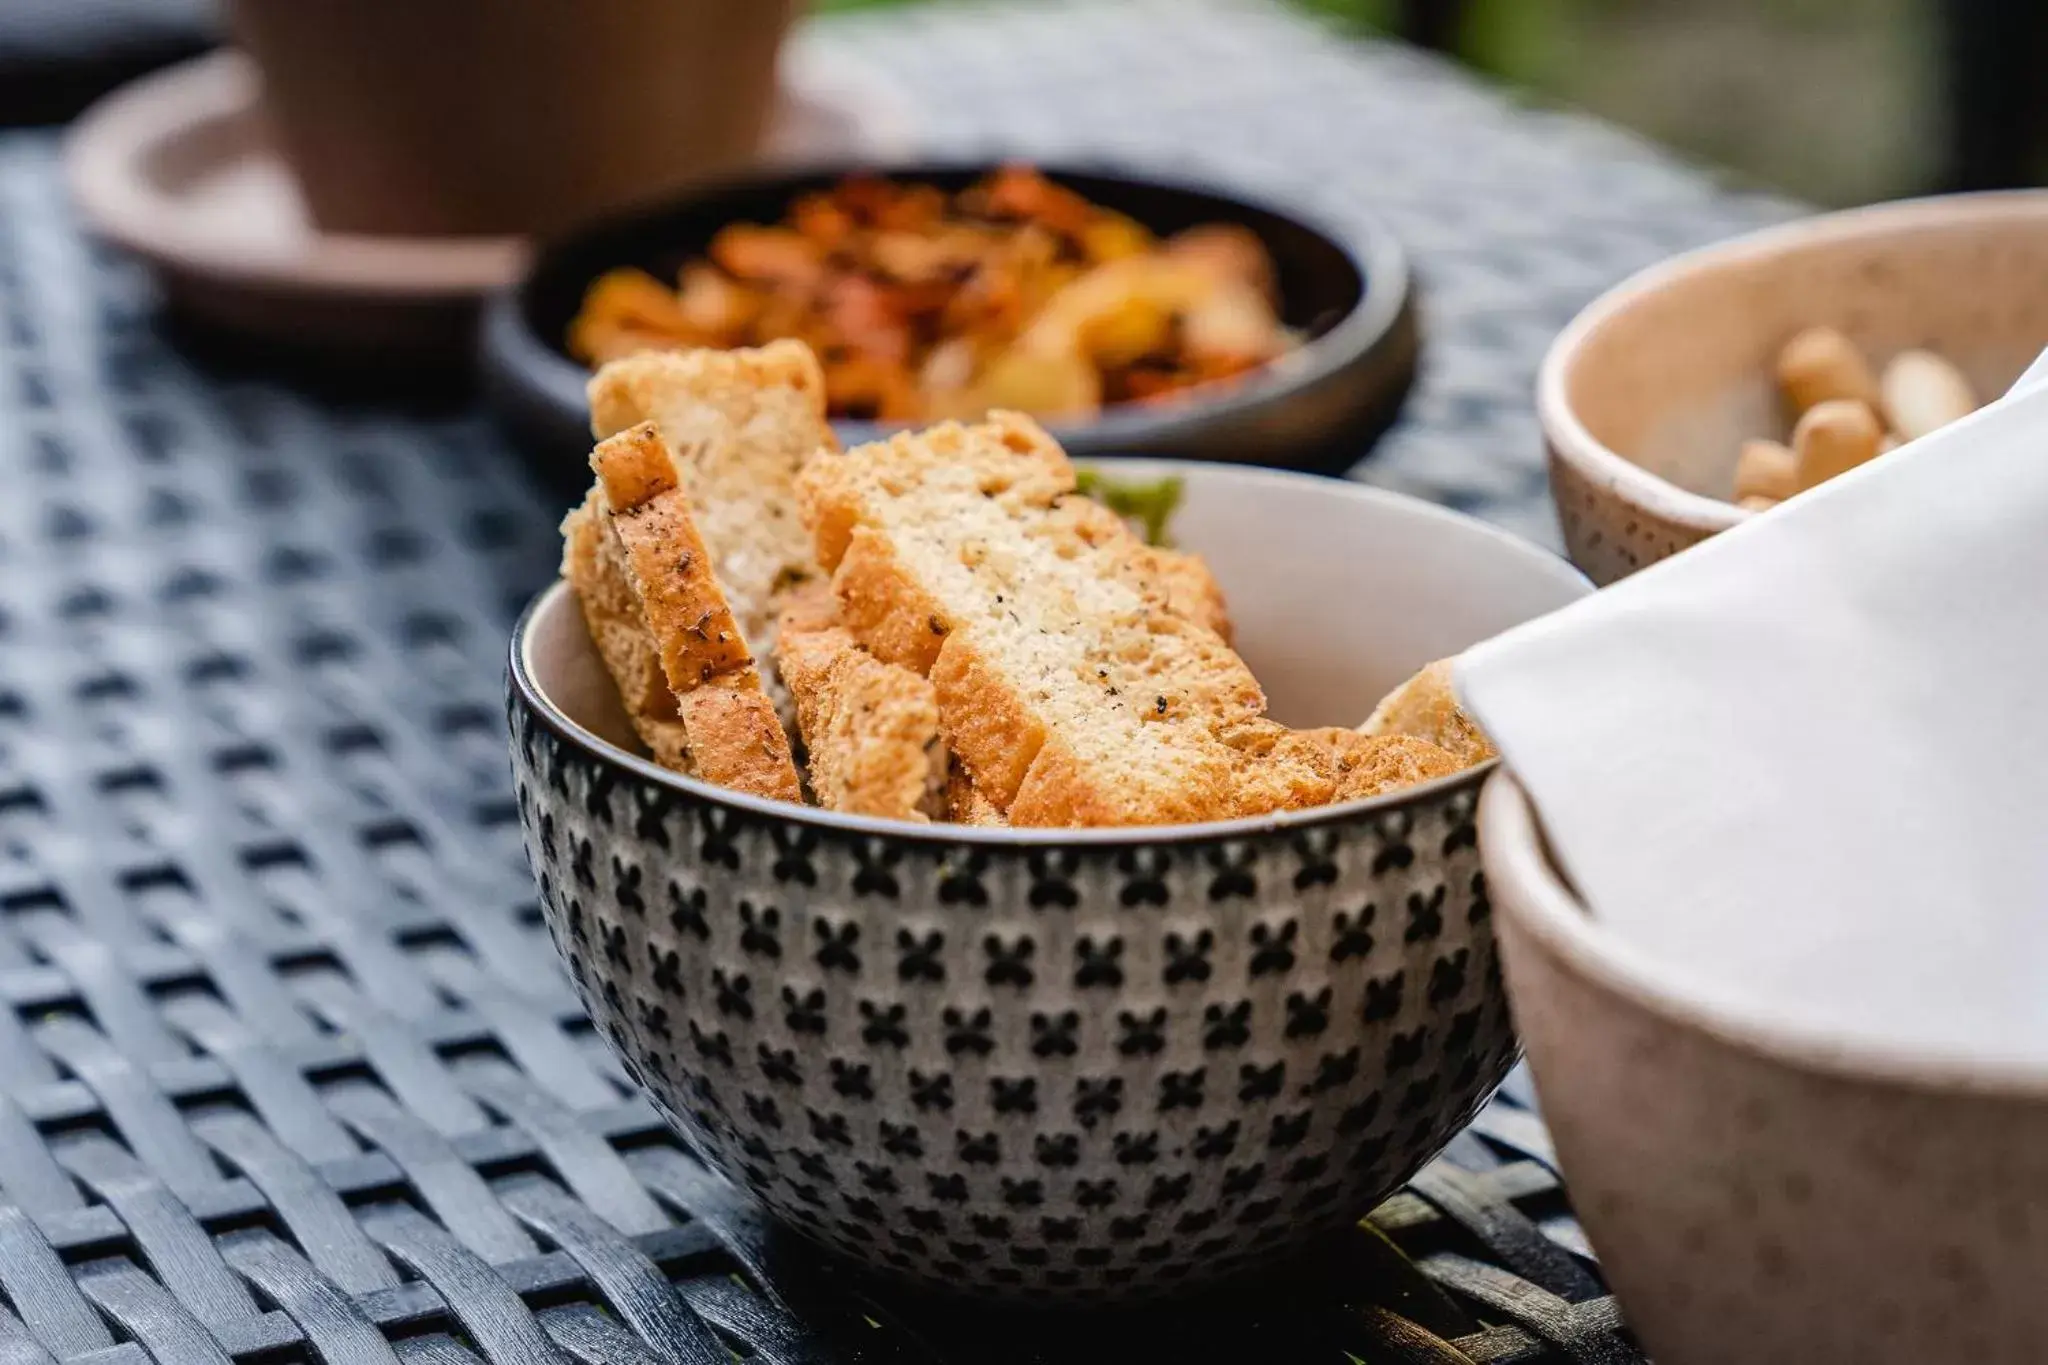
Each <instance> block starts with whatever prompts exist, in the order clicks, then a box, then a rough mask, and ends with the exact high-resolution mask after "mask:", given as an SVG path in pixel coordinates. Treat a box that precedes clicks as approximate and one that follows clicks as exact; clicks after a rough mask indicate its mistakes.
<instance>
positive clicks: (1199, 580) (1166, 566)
mask: <svg viewBox="0 0 2048 1365" xmlns="http://www.w3.org/2000/svg"><path fill="white" fill-rule="evenodd" d="M1135 562H1136V564H1137V566H1138V569H1139V572H1140V573H1142V574H1145V575H1146V576H1148V577H1149V578H1151V580H1152V581H1153V583H1154V585H1155V588H1154V590H1155V591H1156V592H1157V593H1159V595H1160V597H1161V600H1162V601H1163V603H1164V605H1165V606H1166V609H1167V610H1168V611H1171V612H1173V613H1174V614H1175V615H1178V616H1184V617H1186V618H1187V619H1188V620H1190V621H1194V622H1196V623H1197V624H1200V625H1204V626H1207V627H1208V628H1209V629H1211V630H1213V631H1215V632H1216V633H1217V634H1218V635H1220V636H1222V637H1223V640H1224V643H1226V644H1228V643H1229V642H1230V639H1231V635H1232V629H1231V622H1230V606H1229V604H1228V603H1227V602H1225V601H1224V600H1223V587H1222V585H1221V584H1219V583H1218V582H1217V581H1216V575H1214V574H1212V573H1210V572H1209V566H1208V564H1207V563H1206V562H1205V561H1204V560H1203V559H1202V557H1201V556H1200V555H1197V554H1189V553H1187V552H1185V551H1182V550H1169V549H1166V548H1164V547H1163V546H1157V545H1145V546H1141V547H1140V549H1139V553H1138V555H1137V558H1136V561H1135Z"/></svg>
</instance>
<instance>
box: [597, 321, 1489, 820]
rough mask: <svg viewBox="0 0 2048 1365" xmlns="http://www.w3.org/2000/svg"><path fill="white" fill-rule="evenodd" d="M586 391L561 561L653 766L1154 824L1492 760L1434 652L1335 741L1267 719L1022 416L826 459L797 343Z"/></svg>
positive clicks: (1218, 651) (1018, 813)
mask: <svg viewBox="0 0 2048 1365" xmlns="http://www.w3.org/2000/svg"><path fill="white" fill-rule="evenodd" d="M590 398H591V414H592V422H593V426H594V429H595V431H596V434H597V435H598V436H599V437H600V438H601V439H600V440H599V443H598V445H597V447H596V449H595V450H593V451H592V453H591V458H590V463H591V468H592V470H593V471H594V472H595V473H596V476H597V478H596V482H595V483H594V485H593V486H592V488H591V490H590V493H589V495H588V496H587V497H586V498H585V499H584V502H583V504H582V505H581V506H580V507H578V508H576V509H575V510H574V511H572V512H571V513H570V514H569V516H568V519H567V520H566V521H565V522H564V523H563V528H562V529H563V534H564V538H565V541H566V547H565V552H564V556H563V573H564V575H565V576H566V577H567V578H568V580H569V582H570V583H571V584H572V585H573V586H574V588H575V590H576V592H577V595H578V597H579V599H580V601H581V603H582V607H583V613H584V618H585V621H586V622H587V624H588V625H589V628H590V635H591V638H592V640H593V641H594V642H595V644H596V646H597V648H598V651H599V653H600V654H601V655H602V657H603V659H604V662H605V665H606V667H607V668H608V669H609V670H610V672H611V674H612V676H613V678H614V679H615V680H616V682H617V683H618V688H619V695H620V698H621V699H622V701H623V702H624V703H625V707H626V711H627V713H628V714H629V716H630V717H631V719H632V721H633V725H634V728H635V729H636V730H637V731H638V733H639V735H640V737H641V739H642V741H643V742H644V743H645V744H646V745H647V748H648V750H649V752H650V753H651V754H652V755H653V757H654V759H655V761H657V762H658V763H660V764H662V765H663V766H666V767H669V768H673V769H675V770H677V771H679V772H683V773H688V774H693V775H695V776H697V777H699V778H702V779H703V780H705V781H708V782H712V783H716V784H719V785H722V786H727V787H731V788H734V789H736V790H740V791H745V792H751V793H753V794H755V795H759V796H766V797H773V798H777V799H781V800H787V801H805V800H808V801H809V802H811V803H814V804H816V805H818V806H822V807H825V808H827V809H830V810H838V811H848V812H854V813H858V814H864V815H873V816H884V817H889V818H894V819H901V820H911V821H929V820H947V821H954V822H958V823H965V824H978V825H1002V824H1014V825H1062V826H1082V825H1166V824H1186V823H1193V822H1199V821H1208V820H1223V819H1230V818H1233V817H1237V816H1249V815H1263V814H1267V813H1270V812H1273V811H1276V810H1286V809H1295V808H1300V807H1305V806H1315V805H1322V804H1325V803H1327V802H1331V801H1339V800H1346V799H1349V798H1352V797H1359V796H1371V795H1377V794H1379V793H1382V792H1385V791H1390V790H1393V789H1395V788H1398V787H1401V786H1405V785H1408V784H1410V783H1414V782H1420V781H1425V780H1428V779H1430V778H1434V777H1440V776H1443V775H1445V774H1448V773H1451V772H1455V771H1457V770H1459V769H1460V768H1463V767H1467V766H1469V765H1471V764H1473V763H1476V762H1479V761H1481V760H1482V759H1484V758H1486V757H1489V756H1490V755H1491V753H1492V750H1491V748H1490V747H1489V746H1488V745H1487V743H1486V740H1485V737H1484V736H1483V735H1481V734H1480V733H1479V731H1478V730H1477V728H1476V727H1474V726H1473V725H1472V723H1471V721H1470V720H1469V719H1468V718H1467V717H1466V716H1465V715H1464V714H1463V712H1461V711H1460V710H1459V709H1458V707H1457V704H1456V701H1455V700H1454V698H1453V697H1452V695H1451V693H1450V690H1449V686H1448V671H1447V669H1445V668H1443V667H1442V666H1432V667H1431V668H1430V669H1426V670H1424V671H1423V672H1422V673H1421V674H1419V675H1417V676H1416V677H1415V678H1414V679H1412V680H1411V681H1410V682H1409V683H1407V684H1406V685H1404V686H1403V687H1402V688H1401V689H1400V690H1398V691H1397V692H1396V693H1394V694H1393V695H1392V696H1390V697H1388V698H1387V699H1386V700H1385V701H1384V702H1382V703H1381V705H1380V707H1379V708H1378V710H1376V711H1375V712H1374V714H1373V716H1372V718H1371V720H1369V721H1368V722H1367V723H1366V725H1365V726H1363V727H1361V728H1359V729H1357V730H1349V729H1340V728H1330V729H1319V730H1291V729H1288V728H1287V727H1285V726H1282V725H1280V724H1278V723H1277V722H1274V721H1272V720H1269V719H1267V717H1266V715H1265V709H1266V701H1265V694H1264V693H1263V692H1262V691H1261V690H1260V688H1259V684H1258V682H1257V680H1256V679H1254V678H1253V677H1252V674H1251V671H1250V670H1249V669H1248V668H1246V666H1245V663H1244V660H1243V659H1241V658H1239V657H1238V655H1237V653H1236V652H1235V651H1234V650H1233V649H1232V648H1231V646H1230V620H1229V616H1228V614H1227V611H1226V609H1225V604H1224V598H1223V593H1222V591H1221V589H1220V588H1219V587H1218V585H1217V583H1216V581H1215V579H1214V578H1212V577H1211V576H1210V573H1209V571H1208V568H1207V566H1206V565H1205V564H1203V563H1202V561H1201V559H1200V558H1198V557H1196V556H1194V555H1189V554H1183V553H1180V552H1177V551H1174V550H1170V549H1163V548H1160V547H1157V546H1153V545H1148V544H1146V543H1145V542H1144V541H1143V540H1142V539H1141V538H1140V537H1139V536H1138V535H1137V533H1136V532H1134V531H1133V530H1132V529H1131V527H1130V526H1129V525H1127V524H1126V523H1125V521H1124V520H1123V519H1122V518H1121V517H1119V516H1117V515H1116V514H1115V513H1113V512H1111V511H1109V510H1108V509H1107V508H1105V507H1103V506H1102V505H1101V504H1099V503H1097V502H1095V501H1093V500H1091V499H1089V498H1087V497H1084V496H1082V495H1080V494H1079V493H1077V492H1076V491H1075V472H1074V468H1073V466H1072V465H1071V464H1070V463H1069V462H1068V460H1067V457H1066V455H1065V454H1064V453H1063V452H1062V451H1061V450H1060V448H1059V447H1058V446H1057V445H1056V444H1054V442H1053V441H1052V439H1051V438H1050V437H1048V436H1047V435H1046V434H1045V432H1044V431H1043V430H1041V429H1040V428H1039V427H1038V426H1037V425H1036V424H1035V423H1033V422H1032V421H1031V420H1030V419H1029V418H1027V417H1022V416H1018V415H1016V414H1012V413H993V414H991V415H990V416H989V418H988V419H987V420H986V421H984V422H981V423H979V424H976V425H972V426H964V425H960V424H958V423H945V424H942V425H939V426H936V427H933V428H930V429H929V430H926V431H922V432H911V433H903V434H900V435H897V436H894V437H892V438H890V439H889V440H886V441H878V442H875V443H873V444H869V445H864V446H859V447H856V448H854V449H852V450H847V451H841V450H840V448H839V446H838V443H837V442H836V441H835V440H834V439H833V436H832V431H831V428H830V427H829V426H828V425H827V424H826V421H825V387H824V380H823V376H822V374H821V372H820V370H819V367H818V363H817V361H816V359H815V358H814V357H813V356H812V355H811V353H810V351H809V350H808V348H806V347H805V346H803V345H802V344H801V343H798V342H777V343H775V344H772V345H769V346H765V347H762V348H760V349H758V350H735V351H710V350H698V351H666V352H647V353H643V354H641V355H637V356H633V357H630V358H628V359H625V360H619V361H614V362H613V363H611V364H609V365H607V366H605V367H604V368H603V369H602V370H600V371H599V372H598V374H597V375H596V376H595V377H594V378H593V379H592V381H591V385H590ZM799 757H801V761H802V769H801V771H800V770H799V766H798V760H799Z"/></svg>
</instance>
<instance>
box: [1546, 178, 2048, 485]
mask: <svg viewBox="0 0 2048 1365" xmlns="http://www.w3.org/2000/svg"><path fill="white" fill-rule="evenodd" d="M1823 323H1825V324H1828V325H1831V326H1835V327H1839V328H1840V329H1842V331H1844V332H1845V333H1847V334H1848V335H1849V337H1850V338H1851V339H1852V340H1854V341H1855V342H1856V343H1857V344H1858V345H1860V346H1861V347H1863V349H1864V351H1865V353H1866V354H1867V355H1869V356H1870V357H1871V360H1872V362H1873V364H1875V365H1880V366H1881V365H1882V364H1883V362H1884V361H1886V360H1888V359H1889V358H1890V357H1891V356H1893V355H1895V354H1897V353H1898V352H1899V351H1901V350H1905V349H1908V348H1911V347H1926V348H1929V349H1932V350H1934V351H1937V352H1939V353H1940V354H1942V355H1944V356H1946V357H1948V358H1949V359H1950V360H1952V361H1954V362H1955V363H1956V364H1957V365H1958V366H1960V367H1961V368H1962V370H1963V371H1964V373H1965V374H1967V375H1968V376H1969V378H1970V379H1971V381H1972V382H1973V384H1974V385H1975V386H1976V388H1977V391H1978V394H1979V395H1980V397H1982V398H1984V399H1987V400H1988V399H1990V398H1992V397H1996V396H1997V395H1998V394H2000V393H2003V392H2004V391H2005V389H2006V387H2007V386H2008V385H2010V384H2011V383H2012V381H2013V379H2014V378H2016V377H2017V376H2018V375H2019V373H2020V372H2021V371H2022V370H2023V369H2025V368H2026V366H2027V364H2028V363H2029V362H2030V361H2032V360H2033V358H2034V357H2035V356H2037V355H2039V354H2040V353H2041V349H2042V347H2043V346H2048V192H2041V191H2026V192H2019V193H2012V194H1990V195H1975V196H1962V197H1954V198H1947V199H1938V200H1923V201H1916V202H1911V203H1905V204H1896V205H1885V206H1881V207H1878V208H1872V209H1859V210H1855V211H1852V212H1848V213H1841V214H1832V215H1829V216H1827V217H1823V218H1818V219H1813V220H1809V221H1806V222H1800V223H1794V224H1791V225H1789V226H1786V227H1781V228H1773V229H1770V230H1768V231H1765V232H1761V233H1757V234H1755V235H1753V236H1750V237H1744V238H1740V239H1738V240H1736V241H1734V242H1730V243H1727V244H1724V245H1721V246H1716V247H1711V248H1708V249H1707V250H1705V251H1701V252H1696V253H1693V254H1691V255H1687V256H1682V257H1679V258H1678V259H1676V260H1674V261H1670V262H1667V263H1665V264H1663V265H1660V266H1656V267H1653V268H1652V269H1650V270H1648V271H1645V272H1644V273H1643V274H1641V275H1638V276H1636V277H1635V278H1633V279H1631V280H1629V281H1627V282H1626V283H1624V284H1623V285H1621V286H1619V287H1618V288H1617V289H1616V290H1614V291H1613V292H1612V293H1611V294H1609V295H1607V296H1606V297H1605V298H1603V299H1601V300H1600V301H1599V302H1597V303H1595V304H1594V305H1593V306H1592V307H1591V308H1590V309H1588V310H1587V312H1586V313H1585V314H1584V315H1582V317H1581V319H1580V321H1579V322H1578V323H1575V324H1574V326H1573V327H1572V328H1571V329H1570V330H1569V331H1568V332H1567V333H1566V334H1565V335H1564V336H1563V337H1561V338H1560V339H1559V342H1558V346H1557V351H1556V353H1555V359H1554V361H1553V365H1552V366H1550V367H1546V368H1548V369H1554V371H1555V379H1556V382H1555V386H1554V392H1546V394H1545V396H1544V397H1545V407H1546V410H1545V420H1546V423H1547V424H1548V425H1549V426H1550V428H1551V430H1552V433H1553V435H1554V436H1557V437H1560V438H1562V437H1564V436H1566V435H1567V434H1568V432H1567V429H1564V428H1561V424H1560V422H1559V420H1558V419H1560V418H1562V417H1564V416H1566V414H1567V412H1568V415H1569V418H1570V419H1571V420H1572V421H1573V422H1576V424H1577V425H1578V426H1579V427H1580V428H1581V429H1582V431H1583V434H1584V435H1585V436H1586V437H1589V438H1590V442H1589V443H1588V444H1592V445H1596V446H1597V447H1604V449H1605V451H1607V452H1610V453H1611V454H1612V455H1618V456H1620V457H1621V458H1623V459H1625V460H1628V461H1631V462H1633V463H1634V464H1635V465H1637V466H1638V467H1640V468H1641V469H1644V470H1647V471H1648V472H1650V473H1651V474H1654V475H1656V476H1658V477H1659V478H1662V479H1664V480H1667V481H1669V482H1670V483H1671V484H1674V485H1676V486H1677V487H1678V488H1680V489H1683V490H1685V491H1687V492H1690V493H1696V494H1700V495H1703V496H1705V497H1710V498H1716V499H1728V498H1731V497H1732V496H1733V492H1734V477H1735V458H1736V452H1737V450H1738V448H1739V447H1740V445H1741V443H1742V442H1743V441H1744V440H1745V439H1748V438H1750V437H1756V436H1771V437H1778V438H1783V437H1784V436H1785V435H1786V430H1787V427H1786V421H1785V417H1784V414H1783V413H1782V412H1781V411H1780V409H1779V405H1778V399H1777V394H1776V389H1775V385H1774V382H1773V379H1772V371H1773V368H1774V366H1775V363H1776V359H1777V353H1778V349H1779V347H1780V346H1782V345H1783V344H1784V342H1785V341H1786V340H1787V339H1788V338H1790V337H1791V336H1792V335H1793V334H1794V333H1795V332H1798V331H1799V330H1801V329H1802V328H1805V327H1810V326H1815V325H1818V324H1823ZM1545 387H1546V390H1550V389H1552V387H1553V386H1552V385H1551V384H1550V382H1549V381H1548V379H1546V385H1545Z"/></svg>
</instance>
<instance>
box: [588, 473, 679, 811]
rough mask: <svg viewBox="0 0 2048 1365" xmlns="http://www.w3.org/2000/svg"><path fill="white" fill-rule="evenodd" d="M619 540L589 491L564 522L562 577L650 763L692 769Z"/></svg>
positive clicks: (596, 496) (673, 699) (595, 495)
mask: <svg viewBox="0 0 2048 1365" xmlns="http://www.w3.org/2000/svg"><path fill="white" fill-rule="evenodd" d="M623 553H624V552H623V551H622V550H621V549H620V548H619V539H618V536H617V535H615V534H614V533H613V531H612V529H611V526H610V525H609V523H607V522H606V520H605V516H604V507H603V505H602V502H601V501H600V498H599V494H598V492H597V490H596V489H595V488H593V489H591V491H590V495H589V496H588V497H586V498H585V499H584V500H583V502H582V505H580V506H578V507H576V508H575V509H573V510H572V511H571V512H570V513H569V515H568V516H567V517H566V518H564V519H563V521H562V577H564V578H566V579H567V580H568V581H569V585H570V586H571V587H572V588H574V589H575V590H576V600H577V602H578V603H579V604H580V605H581V607H582V609H583V621H584V624H585V625H586V626H588V627H589V630H590V638H591V642H592V643H593V644H595V645H596V646H597V653H598V657H599V658H601V659H603V660H604V666H605V669H606V670H607V671H608V672H609V673H610V674H611V675H612V680H613V682H615V683H617V684H618V689H619V701H620V703H621V704H622V705H623V706H624V708H625V712H626V719H627V720H628V721H630V722H631V723H632V726H633V731H634V733H635V734H637V735H639V736H640V742H641V743H643V744H645V745H646V746H647V749H648V752H649V753H651V754H652V755H653V756H654V761H655V762H656V763H659V764H661V765H662V766H663V767H664V768H673V769H675V770H676V771H678V772H685V773H687V772H690V771H692V769H691V767H690V744H689V740H688V738H687V737H686V736H685V735H684V733H683V723H682V718H681V717H680V716H679V715H678V714H677V712H676V697H675V693H673V692H671V691H669V688H668V679H667V678H665V677H663V676H662V672H661V656H660V654H659V652H658V651H656V649H655V647H654V637H653V636H652V635H650V634H649V633H648V631H647V621H646V618H645V617H643V616H642V615H641V614H640V602H639V599H638V598H636V597H635V596H634V595H633V585H632V584H631V583H630V582H628V581H627V579H626V567H625V564H624V563H623V561H622V555H623Z"/></svg>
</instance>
